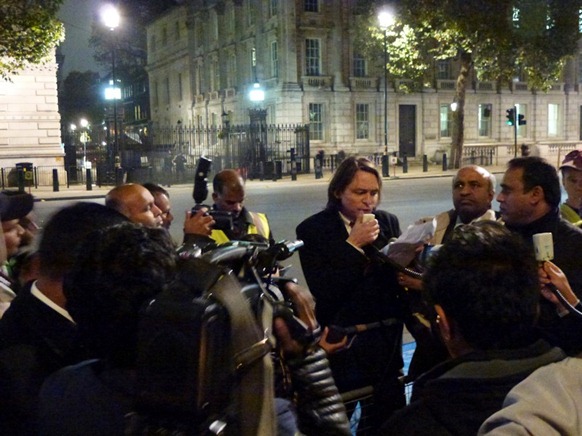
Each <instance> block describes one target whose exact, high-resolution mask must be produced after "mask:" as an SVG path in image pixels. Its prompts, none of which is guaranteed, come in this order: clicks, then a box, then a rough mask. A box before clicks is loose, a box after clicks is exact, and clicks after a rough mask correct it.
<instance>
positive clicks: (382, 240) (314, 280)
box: [297, 209, 401, 326]
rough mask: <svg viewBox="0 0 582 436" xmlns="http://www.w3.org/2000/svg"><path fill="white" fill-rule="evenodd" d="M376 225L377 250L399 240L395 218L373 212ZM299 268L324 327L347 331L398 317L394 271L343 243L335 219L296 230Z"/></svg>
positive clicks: (328, 213) (316, 219) (321, 218)
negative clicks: (389, 242)
mask: <svg viewBox="0 0 582 436" xmlns="http://www.w3.org/2000/svg"><path fill="white" fill-rule="evenodd" d="M375 216H376V219H377V220H378V222H379V224H380V235H379V237H378V240H377V244H378V245H385V244H387V243H388V240H389V239H390V238H392V237H398V236H400V225H399V223H398V218H396V216H395V215H392V214H390V213H388V212H384V211H376V212H375ZM297 238H298V239H301V240H302V241H303V242H304V244H305V245H304V246H303V247H302V248H301V250H300V251H299V258H300V260H301V267H302V269H303V274H304V275H305V279H306V280H307V284H308V286H309V289H310V290H311V292H312V293H313V295H314V296H315V299H316V302H317V304H316V315H317V319H318V320H319V322H320V323H321V324H322V325H324V326H325V325H329V324H337V325H341V326H349V325H354V324H357V323H370V322H375V321H380V320H383V319H386V318H390V317H395V316H400V315H401V311H400V310H401V309H400V304H399V301H398V292H400V287H399V286H398V283H397V281H396V270H394V269H392V268H390V267H387V266H385V265H379V264H378V263H376V262H374V260H373V259H371V258H370V257H369V256H366V255H364V254H362V253H361V252H360V251H358V250H357V249H356V248H354V247H353V246H352V245H350V244H349V243H347V242H346V239H347V238H348V234H347V231H346V229H345V225H344V222H343V221H342V219H341V217H340V216H339V213H338V212H336V211H332V210H327V209H326V210H324V211H322V212H319V213H317V214H315V215H313V216H311V217H309V218H307V219H306V220H305V221H303V222H302V223H301V224H299V226H297Z"/></svg>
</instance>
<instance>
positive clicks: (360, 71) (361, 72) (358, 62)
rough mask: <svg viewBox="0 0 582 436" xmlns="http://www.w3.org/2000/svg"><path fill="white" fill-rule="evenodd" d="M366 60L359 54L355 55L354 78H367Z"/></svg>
mask: <svg viewBox="0 0 582 436" xmlns="http://www.w3.org/2000/svg"><path fill="white" fill-rule="evenodd" d="M366 76H367V71H366V60H365V59H364V57H363V56H362V55H360V54H358V53H356V54H354V77H366Z"/></svg>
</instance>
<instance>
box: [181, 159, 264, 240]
mask: <svg viewBox="0 0 582 436" xmlns="http://www.w3.org/2000/svg"><path fill="white" fill-rule="evenodd" d="M212 188H213V191H214V192H213V193H212V200H213V201H214V205H213V206H212V209H213V210H216V211H222V212H230V213H231V214H232V218H233V228H232V229H230V230H218V229H215V228H213V224H214V220H209V218H210V217H209V216H204V217H203V216H202V215H203V212H201V211H199V212H198V213H197V214H192V213H191V212H187V216H186V223H185V224H184V231H185V233H186V235H185V241H186V242H189V241H196V240H197V238H199V237H200V236H201V235H204V236H206V237H208V236H209V237H210V238H211V239H212V240H213V241H214V242H216V243H219V244H223V243H226V242H229V241H231V240H240V239H248V238H249V237H253V236H252V235H257V237H259V238H265V239H266V240H268V241H269V242H271V243H272V242H273V235H272V234H271V229H270V226H269V221H268V219H267V216H266V215H265V214H263V213H257V212H251V211H249V210H247V209H246V208H245V207H244V201H245V183H244V180H243V178H242V177H241V176H240V174H239V173H237V172H236V171H235V170H231V169H227V170H222V171H220V172H219V173H218V174H216V176H214V179H213V181H212ZM202 220H204V223H203V225H200V222H201V221H202ZM201 227H202V228H204V229H205V230H200V228H201Z"/></svg>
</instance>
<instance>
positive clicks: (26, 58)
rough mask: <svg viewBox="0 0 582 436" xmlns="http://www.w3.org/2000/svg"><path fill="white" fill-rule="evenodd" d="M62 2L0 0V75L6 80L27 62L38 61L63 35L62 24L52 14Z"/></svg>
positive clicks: (60, 0) (48, 0)
mask: <svg viewBox="0 0 582 436" xmlns="http://www.w3.org/2000/svg"><path fill="white" fill-rule="evenodd" d="M62 2H63V0H26V1H23V0H2V2H0V77H2V78H3V79H4V80H9V78H10V76H12V75H15V74H18V72H19V71H20V70H22V69H23V68H24V67H25V65H26V64H27V63H31V64H37V63H39V62H42V61H43V60H45V59H47V56H48V55H49V54H50V53H51V51H52V50H53V49H54V48H55V47H56V46H57V45H58V43H59V42H61V41H62V40H63V39H64V26H63V24H62V23H61V22H60V21H58V20H57V18H56V14H57V12H58V9H59V6H60V5H61V3H62Z"/></svg>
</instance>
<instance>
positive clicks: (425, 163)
mask: <svg viewBox="0 0 582 436" xmlns="http://www.w3.org/2000/svg"><path fill="white" fill-rule="evenodd" d="M427 171H428V156H427V155H426V154H423V155H422V172H423V173H426V172H427Z"/></svg>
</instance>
